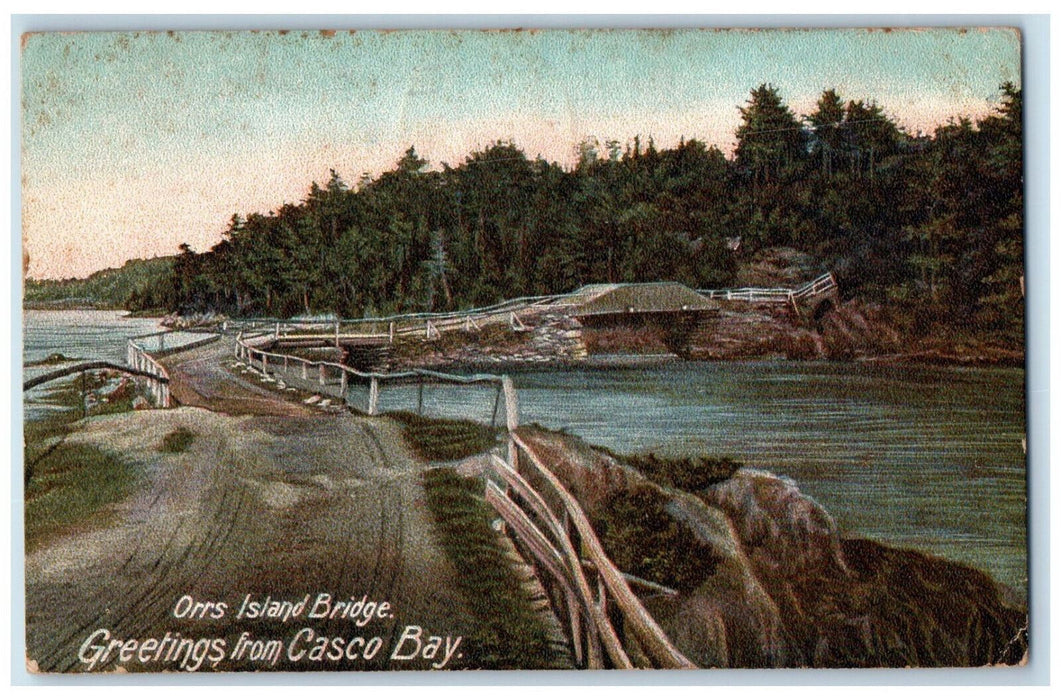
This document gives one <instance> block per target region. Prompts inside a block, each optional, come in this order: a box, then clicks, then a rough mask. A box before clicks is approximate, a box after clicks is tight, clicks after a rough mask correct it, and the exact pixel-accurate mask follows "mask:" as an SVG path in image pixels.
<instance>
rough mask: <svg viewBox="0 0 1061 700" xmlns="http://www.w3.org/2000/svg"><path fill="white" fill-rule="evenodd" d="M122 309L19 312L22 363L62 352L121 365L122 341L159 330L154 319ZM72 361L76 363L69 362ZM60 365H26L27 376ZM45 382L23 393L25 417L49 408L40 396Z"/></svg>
mask: <svg viewBox="0 0 1061 700" xmlns="http://www.w3.org/2000/svg"><path fill="white" fill-rule="evenodd" d="M125 314H126V312H124V311H33V310H27V311H24V312H23V314H22V343H23V344H22V362H23V364H27V363H30V362H36V361H40V360H43V359H45V358H46V357H48V356H49V355H51V354H52V353H56V352H58V353H62V354H63V355H66V356H67V357H69V358H71V359H74V360H77V361H88V360H109V361H111V362H118V363H121V364H125V352H126V341H127V340H128V338H130V337H131V336H134V335H143V334H144V333H153V332H156V331H158V330H161V328H160V326H159V323H158V319H157V318H124V316H125ZM71 364H76V362H74V363H71ZM64 366H65V363H64V364H55V365H41V366H38V367H26V368H25V369H24V370H23V375H24V377H25V378H26V379H30V378H32V377H35V376H37V375H39V374H44V373H45V372H51V371H52V370H56V369H60V368H62V367H64ZM47 391H48V387H47V385H45V386H42V387H37V388H36V389H33V390H31V391H29V392H26V394H25V395H24V396H23V399H24V401H25V415H26V418H30V419H32V418H36V417H39V416H41V415H43V414H44V413H45V412H46V411H48V410H49V406H48V405H47V403H44V402H42V401H41V396H42V395H43V394H45V393H47Z"/></svg>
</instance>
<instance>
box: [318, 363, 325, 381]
mask: <svg viewBox="0 0 1061 700" xmlns="http://www.w3.org/2000/svg"><path fill="white" fill-rule="evenodd" d="M318 367H319V368H320V371H319V372H318V379H319V381H320V385H321V386H324V365H323V364H321V365H318Z"/></svg>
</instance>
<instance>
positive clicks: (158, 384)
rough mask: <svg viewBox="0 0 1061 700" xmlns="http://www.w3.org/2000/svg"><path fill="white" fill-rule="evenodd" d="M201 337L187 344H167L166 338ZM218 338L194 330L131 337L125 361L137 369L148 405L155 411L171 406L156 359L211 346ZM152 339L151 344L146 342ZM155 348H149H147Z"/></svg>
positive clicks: (163, 373) (166, 380) (166, 383)
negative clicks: (177, 352) (149, 400)
mask: <svg viewBox="0 0 1061 700" xmlns="http://www.w3.org/2000/svg"><path fill="white" fill-rule="evenodd" d="M176 334H182V335H202V336H204V337H203V338H201V339H199V340H194V341H191V342H187V343H173V342H172V340H171V341H170V342H169V343H168V345H169V347H167V338H170V339H172V338H173V336H174V335H176ZM220 337H221V336H220V335H219V334H217V333H212V332H204V331H194V330H165V331H157V332H155V333H144V334H143V335H137V336H133V337H132V338H129V339H128V340H127V341H126V352H125V361H126V363H127V364H128V365H129V366H130V367H132V368H133V369H135V370H137V371H138V372H139V373H141V374H140V376H142V377H144V378H145V382H144V385H145V389H146V392H147V395H148V396H149V397H150V398H151V401H152V403H154V405H155V406H157V407H158V408H169V407H170V406H171V405H172V397H171V396H170V390H169V373H168V372H166V368H165V367H163V366H162V365H161V364H160V363H159V362H158V360H157V359H156V358H157V357H161V356H163V355H165V354H168V353H172V352H176V351H178V350H190V349H192V348H195V347H199V346H201V345H206V344H208V343H212V342H214V341H215V340H217V339H218V338H220ZM151 340H154V341H155V342H154V343H149V342H148V341H151ZM152 344H153V345H155V347H149V345H152Z"/></svg>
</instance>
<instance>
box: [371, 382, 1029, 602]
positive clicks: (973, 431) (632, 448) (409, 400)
mask: <svg viewBox="0 0 1061 700" xmlns="http://www.w3.org/2000/svg"><path fill="white" fill-rule="evenodd" d="M512 377H513V381H514V382H515V385H516V388H517V389H518V393H519V400H520V414H521V420H522V421H523V422H532V421H536V422H539V423H541V424H543V425H545V426H547V427H550V428H554V429H563V430H567V431H569V432H571V433H574V434H576V435H579V436H581V437H583V438H585V439H586V440H588V441H589V442H592V443H596V444H600V445H604V446H607V447H610V448H612V449H614V450H617V451H620V452H648V451H654V452H657V453H661V454H670V455H690V456H695V455H716V456H721V455H729V456H732V457H735V458H737V459H740V460H742V461H743V462H745V463H746V464H748V465H750V466H757V467H762V468H765V469H769V470H770V471H773V472H774V473H777V474H782V475H785V476H788V477H791V478H792V479H794V480H795V481H796V482H797V483H798V484H799V486H800V488H801V490H802V491H803V492H804V493H806V494H808V495H810V496H812V497H813V498H814V499H815V500H817V501H818V502H819V503H821V504H822V505H823V506H825V508H826V509H827V510H828V511H829V512H830V513H832V514H833V516H834V517H835V518H836V520H837V522H838V524H839V525H840V527H841V528H842V529H843V530H844V531H845V532H846V533H849V534H854V533H857V534H861V535H864V536H867V537H872V538H874V539H877V540H880V541H884V542H888V543H891V544H895V545H898V546H903V547H912V548H915V549H920V550H922V551H926V552H930V553H935V554H939V555H942V556H945V557H947V558H949V559H952V560H956V561H961V562H964V563H967V564H971V565H973V566H976V567H977V568H980V569H982V570H984V571H988V572H989V573H991V574H992V575H993V576H995V578H996V579H998V580H1000V581H1002V582H1004V583H1006V584H1007V585H1009V586H1011V587H1012V588H1014V589H1015V590H1016V591H1017V592H1018V593H1019V594H1020V595H1024V593H1025V592H1026V590H1027V583H1026V580H1027V574H1026V572H1027V567H1026V560H1027V549H1026V541H1027V535H1026V526H1025V519H1026V510H1027V501H1026V493H1027V491H1026V486H1025V457H1024V450H1023V447H1022V444H1021V438H1022V437H1023V436H1024V431H1025V421H1024V371H1023V370H1022V369H969V368H934V367H923V368H895V367H871V366H861V365H857V364H850V363H817V362H726V363H671V364H666V365H661V366H658V367H655V368H649V369H644V368H641V369H608V370H582V371H574V372H571V371H565V372H561V371H544V372H543V371H534V372H517V373H514V374H512ZM495 397H496V390H494V389H485V388H477V389H463V390H457V391H455V390H454V389H453V388H452V387H446V388H442V387H428V388H426V389H425V390H424V406H425V408H426V410H427V411H428V412H430V413H433V414H440V415H448V416H454V417H458V416H468V417H474V418H476V419H478V420H484V421H489V420H490V419H491V417H492V412H493V408H494V406H495V403H494V402H495ZM416 401H417V398H416V389H415V388H412V387H404V388H398V389H393V390H392V389H390V388H387V387H385V388H384V390H383V392H382V394H381V409H382V410H389V409H396V408H405V409H408V408H415V405H416ZM503 410H504V407H503V405H502V406H501V408H500V412H503ZM499 419H500V420H501V421H503V420H504V417H503V413H501V414H500V415H499Z"/></svg>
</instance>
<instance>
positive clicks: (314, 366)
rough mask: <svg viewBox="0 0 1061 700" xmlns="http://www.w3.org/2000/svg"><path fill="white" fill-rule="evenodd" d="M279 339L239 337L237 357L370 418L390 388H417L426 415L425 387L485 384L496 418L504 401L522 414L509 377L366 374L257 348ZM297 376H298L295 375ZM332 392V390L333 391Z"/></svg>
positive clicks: (412, 372) (508, 413)
mask: <svg viewBox="0 0 1061 700" xmlns="http://www.w3.org/2000/svg"><path fill="white" fill-rule="evenodd" d="M275 339H276V335H275V333H263V334H259V335H257V336H253V337H246V336H245V333H244V332H242V331H241V332H240V334H239V335H238V336H237V337H236V346H235V356H236V358H237V359H239V360H241V361H243V362H246V363H247V365H248V366H250V367H251V368H253V369H255V370H257V371H258V372H260V373H261V374H262V375H263V376H265V377H269V378H275V376H276V375H286V376H287V377H288V378H289V379H296V378H297V379H300V380H302V381H303V382H310V383H311V386H314V388H316V389H318V391H319V392H320V393H322V394H326V395H331V396H333V397H334V398H337V399H339V401H340V402H341V403H342V404H344V405H347V406H350V407H352V408H355V409H358V410H360V411H362V412H363V413H367V414H368V415H370V416H374V415H378V414H379V406H380V393H381V391H382V389H383V388H384V387H385V386H387V385H404V386H409V385H416V386H417V388H418V391H417V412H418V413H423V410H424V403H423V388H424V385H425V384H450V385H464V386H468V385H482V386H494V387H496V388H497V396H496V398H495V400H494V416H495V418H496V417H497V415H498V411H499V409H500V407H501V406H500V404H501V401H502V400H503V401H504V405H505V414H506V416H511V415H515V414H516V412H517V411H518V408H517V403H516V402H517V399H516V391H515V389H514V388H513V386H512V380H511V379H509V378H508V377H507V376H500V375H494V374H473V375H457V374H447V373H444V372H435V371H432V370H426V369H413V370H408V371H404V372H389V373H383V372H362V371H361V370H358V369H355V368H353V367H348V366H346V365H344V364H342V363H339V362H329V361H326V360H309V359H306V358H304V357H298V356H297V355H288V354H284V353H278V352H269V351H266V350H262V349H260V348H258V347H256V346H255V342H254V341H256V340H261V341H264V342H265V343H271V342H273V341H274V340H275ZM292 373H294V376H292ZM355 383H358V384H362V385H364V386H366V387H367V388H368V395H367V400H366V401H365V403H364V404H357V403H356V402H355V401H353V400H352V398H351V392H350V389H351V388H352V386H353V384H355ZM329 389H330V390H331V391H330V392H329Z"/></svg>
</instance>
